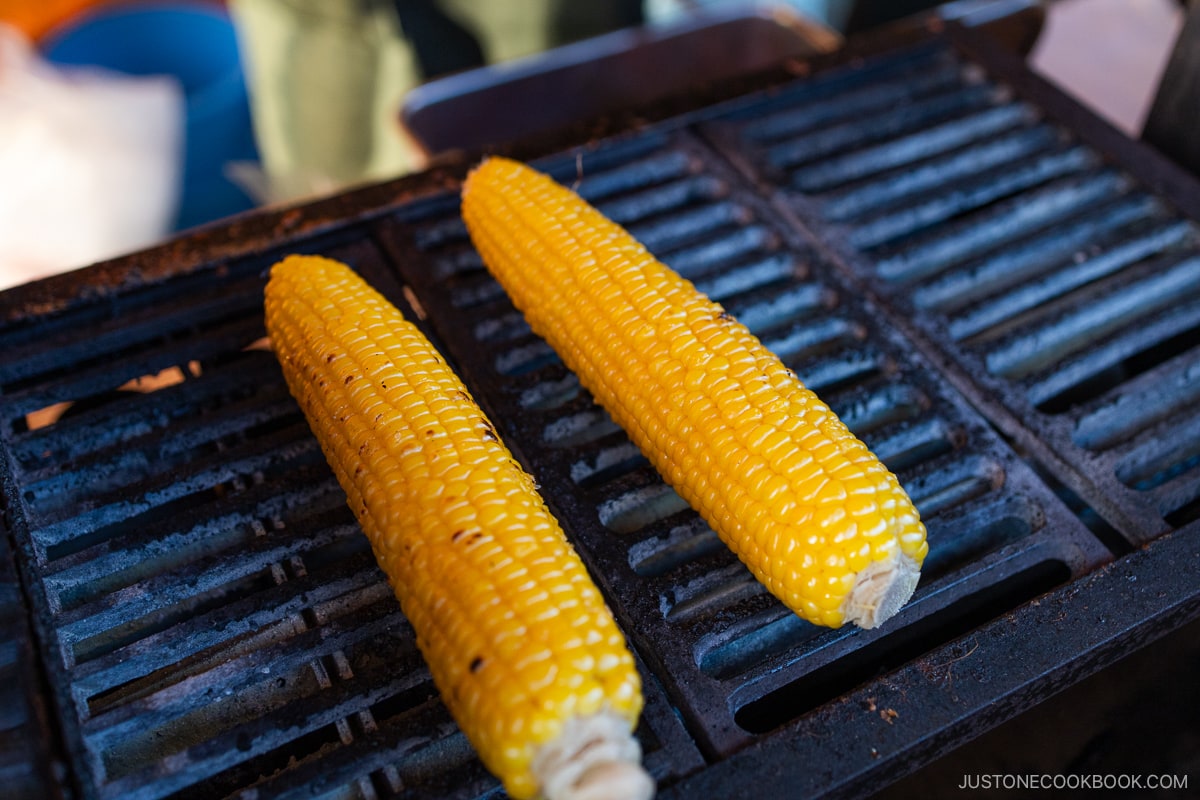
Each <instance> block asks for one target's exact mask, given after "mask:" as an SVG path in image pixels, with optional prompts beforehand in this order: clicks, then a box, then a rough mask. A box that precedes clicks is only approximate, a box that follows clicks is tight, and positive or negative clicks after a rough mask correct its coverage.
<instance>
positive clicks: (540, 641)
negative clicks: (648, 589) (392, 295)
mask: <svg viewBox="0 0 1200 800" xmlns="http://www.w3.org/2000/svg"><path fill="white" fill-rule="evenodd" d="M265 309H266V324H267V332H268V334H269V335H270V337H271V342H272V345H273V347H274V350H275V352H276V354H277V356H278V358H279V361H280V364H281V365H282V367H283V372H284V375H285V377H286V379H287V382H288V386H289V388H290V389H291V392H292V394H293V395H294V396H295V397H296V399H297V400H298V401H299V404H300V405H301V407H302V408H303V410H304V412H305V415H306V417H307V418H308V421H309V424H310V426H311V427H312V429H313V431H314V433H315V434H316V436H317V438H318V440H319V441H320V444H321V448H322V450H323V451H324V453H325V456H326V458H327V460H328V461H329V463H330V465H331V466H332V468H333V471H334V472H335V473H336V475H337V478H338V481H339V482H340V483H341V485H342V488H343V489H344V490H345V492H346V495H347V498H348V501H349V504H350V506H351V508H352V509H353V510H354V513H355V514H356V516H357V517H358V520H359V522H360V524H361V527H362V529H363V531H364V532H365V533H366V535H367V537H368V538H369V539H370V542H371V546H372V548H373V550H374V552H375V555H376V557H377V558H378V561H379V564H380V566H381V567H382V568H383V570H384V572H385V573H386V574H387V577H388V580H389V582H390V583H391V585H392V587H393V589H394V590H395V592H396V595H397V597H398V598H399V599H400V603H401V606H402V608H403V611H404V613H405V614H406V615H407V617H408V619H409V621H410V622H411V623H412V626H413V628H414V629H415V631H416V633H417V644H418V645H419V646H420V648H421V651H422V653H423V654H424V656H425V658H426V660H427V662H428V664H429V668H430V671H431V673H432V675H433V679H434V682H435V684H436V685H437V687H438V689H439V690H440V692H441V694H442V697H443V698H444V700H445V702H446V705H447V706H448V707H449V709H450V711H451V713H452V714H453V716H454V718H455V720H456V721H457V722H458V724H459V726H460V727H461V728H462V729H463V731H464V732H465V733H466V735H467V737H468V739H469V740H470V741H471V743H472V745H473V746H474V747H475V749H476V750H477V752H478V753H479V755H480V757H481V759H482V760H483V762H484V763H485V764H486V765H487V766H488V768H489V769H491V770H492V771H493V772H494V773H495V774H496V775H497V776H499V777H500V778H501V779H502V781H503V782H504V786H505V789H506V791H508V793H509V794H510V795H512V796H513V797H514V798H529V797H533V796H535V795H536V794H538V793H539V792H546V791H550V790H552V789H553V787H547V786H546V785H543V784H545V783H546V782H547V781H550V782H554V781H557V783H558V784H563V783H564V782H565V783H568V784H569V783H571V781H572V780H574V778H572V777H571V775H569V774H568V775H567V778H564V777H563V775H562V774H559V775H557V776H554V775H550V776H547V774H546V771H547V769H549V770H550V771H551V772H553V770H554V769H555V767H554V764H556V763H558V762H570V760H571V758H572V757H573V754H572V751H570V748H572V747H574V748H575V749H576V750H578V749H581V748H582V749H586V748H584V745H586V744H587V743H588V742H589V741H591V740H590V739H589V738H588V737H589V736H592V738H595V737H594V736H593V733H594V731H595V730H596V729H597V728H600V729H603V730H604V731H605V733H604V736H609V737H610V738H615V739H616V740H617V742H618V743H617V744H616V745H614V746H615V747H617V749H618V750H621V752H620V758H618V759H616V760H617V761H621V759H624V763H633V764H636V762H637V760H638V758H639V757H640V752H639V750H638V747H637V743H636V740H634V739H633V738H632V736H631V735H630V732H631V731H632V729H633V727H634V725H635V724H636V721H637V718H638V715H639V713H640V710H641V707H642V695H641V684H640V679H639V676H638V673H637V671H636V669H635V667H634V663H633V658H632V655H631V654H630V652H629V650H628V648H627V646H626V644H625V640H624V638H623V636H622V634H621V631H620V630H619V629H618V628H617V625H616V623H615V622H614V620H613V618H612V616H611V614H610V613H609V611H608V609H607V607H606V606H605V604H604V601H603V599H602V597H601V595H600V593H599V591H598V590H597V588H596V586H595V585H594V584H593V583H592V581H591V579H590V577H589V576H588V574H587V572H586V571H585V569H584V566H583V564H582V563H581V562H580V560H579V558H578V556H577V555H576V553H575V551H574V550H573V549H572V547H571V546H570V544H569V543H568V542H567V540H566V538H565V537H564V535H563V532H562V530H561V528H560V527H559V524H558V523H557V521H556V520H555V519H554V517H553V516H552V515H551V514H550V512H549V511H548V509H547V508H546V506H545V504H544V503H543V501H542V499H541V498H540V497H539V495H538V494H537V492H536V488H535V485H534V482H533V480H532V478H531V477H530V476H529V475H528V474H527V473H526V472H525V471H524V470H523V469H522V468H521V467H520V465H519V464H518V463H517V462H516V461H515V460H514V459H513V457H512V455H511V454H510V452H509V451H508V449H507V448H506V447H505V446H504V444H503V443H502V442H501V441H500V440H499V438H498V436H497V435H496V431H495V429H494V428H493V427H492V425H491V424H490V423H489V421H488V420H487V419H486V418H485V416H484V414H483V412H482V411H481V410H480V409H479V407H478V406H477V405H476V404H475V402H474V401H473V400H472V398H471V396H470V395H469V393H468V392H467V389H466V387H465V386H464V385H463V384H462V382H461V381H460V380H459V379H458V378H457V376H456V375H455V374H454V373H453V372H452V371H451V369H450V368H449V367H448V366H447V365H446V363H445V362H444V361H443V360H442V358H441V357H440V356H439V354H438V353H437V352H436V350H435V349H434V348H433V346H432V345H431V344H430V342H429V341H428V340H427V339H426V338H425V337H424V336H423V335H422V334H421V333H420V331H419V330H418V329H417V328H416V327H415V326H413V325H412V324H410V323H409V322H407V321H406V320H404V319H403V317H402V315H401V314H400V312H399V311H398V310H397V309H396V308H395V307H394V306H392V305H391V304H390V303H389V302H388V301H387V300H386V299H384V298H383V297H382V296H381V295H379V294H378V293H377V292H376V291H374V290H373V289H372V288H371V287H370V286H368V285H367V284H366V283H365V282H364V281H363V280H362V279H361V278H359V277H358V276H357V275H356V274H355V273H354V272H353V271H352V270H351V269H349V268H348V267H346V266H345V265H343V264H339V263H337V262H335V261H331V260H329V259H324V258H320V257H315V256H290V257H288V258H287V259H285V260H284V261H282V262H280V263H279V264H276V265H275V266H274V267H273V268H272V270H271V277H270V280H269V282H268V284H267V288H266V300H265ZM581 731H582V733H581ZM581 736H582V742H583V744H579V742H577V741H576V740H577V739H579V738H580V737H581ZM564 742H566V744H565V745H564V744H563V743H564ZM572 742H574V744H572ZM564 747H565V748H567V750H566V751H564ZM547 764H549V765H550V766H549V767H547ZM621 768H624V767H621ZM621 768H619V769H618V772H619V771H620V769H621ZM629 769H633V770H635V771H636V773H637V774H636V775H633V776H632V778H631V777H630V773H629V772H628V771H626V772H625V773H624V777H625V778H626V779H630V780H632V781H633V783H634V784H635V790H631V792H632V793H631V794H630V795H629V796H635V797H645V796H647V791H649V792H651V793H652V786H653V784H652V783H650V781H649V778H648V776H645V773H643V772H641V771H640V768H636V767H630V768H629ZM539 770H540V771H539ZM560 772H561V770H560ZM639 776H640V777H639ZM576 777H577V776H576ZM568 778H570V780H568ZM639 781H640V783H639ZM647 784H649V787H650V788H649V790H647ZM637 787H640V788H637ZM567 789H568V790H569V789H570V787H569V786H568V787H567ZM617 791H619V788H618V789H616V790H614V792H613V793H612V796H614V797H616V796H621V795H619V794H617V793H616V792H617ZM558 796H566V797H569V796H571V794H570V792H569V791H567V792H566V793H565V794H563V793H560V794H559V795H558Z"/></svg>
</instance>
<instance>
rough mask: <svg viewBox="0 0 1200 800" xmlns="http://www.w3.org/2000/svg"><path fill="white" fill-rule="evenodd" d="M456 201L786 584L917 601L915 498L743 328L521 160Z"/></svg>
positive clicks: (577, 364)
mask: <svg viewBox="0 0 1200 800" xmlns="http://www.w3.org/2000/svg"><path fill="white" fill-rule="evenodd" d="M462 213H463V218H464V220H465V221H466V225H467V229H468V231H469V232H470V235H471V239H472V241H473V242H474V244H475V246H476V248H477V249H478V250H479V252H480V254H481V255H482V257H483V260H484V263H485V264H486V265H487V268H488V270H489V271H490V272H491V273H492V275H493V276H495V278H496V279H497V280H498V281H499V282H500V284H501V285H502V286H503V287H504V288H505V290H506V291H507V292H508V294H509V296H510V297H511V299H512V301H513V303H514V305H516V307H517V308H518V309H519V310H520V311H522V312H523V313H524V314H525V317H526V319H527V320H528V322H529V324H530V326H531V327H532V328H533V330H534V331H535V332H536V333H537V334H538V335H540V336H542V337H543V338H544V339H546V341H548V342H549V343H550V345H551V346H552V347H553V348H554V349H555V350H556V351H557V352H558V353H559V355H560V356H561V357H562V359H563V361H564V362H565V363H566V364H567V366H568V367H569V368H570V369H571V370H573V371H574V372H575V373H576V374H577V375H578V376H579V380H580V382H581V383H582V384H583V385H584V386H585V387H586V388H587V389H588V390H589V391H590V392H591V393H592V395H593V396H594V397H595V399H596V400H597V401H598V402H599V403H600V405H602V406H603V407H604V408H605V409H606V410H607V411H608V412H609V414H610V415H611V416H612V417H613V419H614V420H615V421H616V422H617V423H618V424H619V425H620V426H621V427H622V428H624V429H625V431H626V432H627V433H628V434H629V436H630V438H631V439H633V440H634V442H635V443H636V444H637V445H638V447H639V448H640V449H641V450H642V452H643V453H644V454H645V455H646V457H647V458H648V459H649V460H650V461H651V463H653V464H654V465H655V467H656V468H657V469H658V471H659V473H660V474H662V475H663V477H664V479H665V480H667V481H668V482H669V483H671V484H672V485H673V487H674V488H675V490H676V491H677V492H678V493H679V494H680V495H681V496H682V497H683V498H684V499H685V500H687V501H688V502H689V503H690V504H691V506H692V507H693V508H695V509H697V510H698V511H699V512H700V513H701V515H702V516H703V517H704V518H705V520H706V521H707V522H708V523H709V525H710V526H711V527H712V528H713V530H714V531H716V533H717V534H718V535H719V536H720V537H721V539H722V540H724V541H725V543H726V544H728V545H729V547H730V548H732V549H733V550H734V552H736V553H737V554H738V556H739V557H740V558H741V559H742V560H743V561H744V562H745V563H746V565H747V566H748V567H749V568H750V571H751V572H752V573H753V574H754V575H755V577H757V578H758V580H760V581H761V582H762V583H763V584H765V585H766V586H767V588H768V589H769V590H770V591H771V592H772V593H773V594H775V596H777V597H778V598H779V599H780V600H782V601H783V602H784V603H785V604H786V605H787V606H788V607H790V608H791V609H792V610H793V611H795V612H796V613H797V614H799V615H801V616H802V617H804V618H806V619H808V620H810V621H812V622H815V623H818V624H821V625H828V626H833V627H837V626H840V625H842V624H843V623H845V622H847V621H850V622H854V623H856V624H858V625H860V626H862V627H868V628H869V627H875V626H876V625H878V624H879V623H881V622H882V621H883V620H885V619H887V618H888V617H890V616H891V615H893V614H894V613H896V611H898V610H899V608H900V607H901V606H902V605H903V604H904V603H905V602H906V601H907V600H908V598H909V597H910V596H911V595H912V592H913V590H914V589H915V587H916V583H917V579H918V577H919V574H920V565H921V563H922V562H923V560H924V558H925V554H926V552H927V549H928V548H927V545H926V543H925V527H924V525H923V524H922V523H921V520H920V518H919V516H918V514H917V511H916V509H915V508H914V506H913V504H912V502H911V501H910V500H909V498H908V496H907V495H906V494H905V492H904V490H903V488H902V487H901V486H900V484H899V482H898V481H897V480H896V477H895V476H894V475H893V474H892V473H891V472H889V471H888V470H887V469H886V468H885V467H884V466H883V465H882V464H881V463H880V462H879V460H878V459H877V458H876V457H875V456H874V454H872V453H871V452H870V451H869V450H868V449H867V447H866V445H864V444H863V443H862V442H861V441H859V440H858V439H857V438H855V436H854V435H853V434H852V433H851V432H850V431H849V430H848V429H847V428H846V426H845V425H844V424H842V422H841V421H840V420H838V419H837V417H836V415H834V414H833V412H831V411H830V410H829V408H828V407H827V406H826V405H825V404H824V403H822V402H821V400H820V399H818V398H817V396H816V395H815V394H813V393H812V392H811V391H809V390H808V389H807V388H806V387H804V386H803V385H802V384H801V383H800V381H798V380H797V379H796V376H795V375H794V374H792V373H791V372H790V371H789V370H788V369H787V368H786V367H785V366H784V364H783V363H782V362H781V361H780V360H779V359H778V358H777V357H776V356H775V355H774V354H772V353H771V352H770V351H768V350H767V349H766V348H765V347H764V346H763V345H762V344H761V343H760V342H759V341H758V340H757V339H756V338H755V337H754V335H753V334H751V333H750V331H749V330H748V329H747V328H746V327H744V326H743V325H741V324H739V323H738V322H737V321H735V320H734V319H733V318H732V317H731V316H730V315H729V314H728V313H726V312H725V311H724V310H723V309H722V308H721V306H720V305H718V304H716V303H713V302H712V301H710V300H709V299H708V298H707V297H705V296H704V295H703V294H701V293H700V292H698V291H696V289H695V288H694V287H693V286H692V284H691V283H690V282H688V281H686V280H684V279H683V278H681V277H680V276H679V275H678V274H677V273H675V272H673V271H672V270H671V269H669V268H668V267H666V266H665V265H664V264H662V263H661V262H659V261H657V260H656V259H655V258H654V257H653V256H651V255H650V254H649V253H648V252H647V251H646V249H645V248H644V247H642V246H641V245H640V244H639V243H638V242H637V241H636V240H634V239H633V237H632V236H630V235H629V234H628V233H627V232H626V231H625V230H623V229H622V228H621V227H620V226H618V225H617V224H615V223H613V222H611V221H610V220H608V219H606V218H605V217H604V216H603V215H602V214H601V213H600V212H599V211H597V210H596V209H594V208H592V207H591V206H590V205H588V204H587V203H586V202H584V201H583V200H582V199H581V198H579V197H578V196H577V195H576V194H575V193H574V192H571V191H570V190H568V189H566V188H564V187H562V186H560V185H559V184H557V183H555V182H554V181H553V180H551V179H550V178H548V177H547V176H545V175H542V174H540V173H538V172H536V171H534V170H532V169H530V168H528V167H526V166H524V165H522V164H519V163H517V162H514V161H511V160H508V159H503V158H490V159H487V160H485V161H484V162H483V163H482V164H481V165H479V166H478V167H477V168H476V169H475V170H474V171H472V173H471V174H470V175H469V176H468V178H467V180H466V182H465V184H464V186H463V192H462ZM851 494H852V495H853V497H851Z"/></svg>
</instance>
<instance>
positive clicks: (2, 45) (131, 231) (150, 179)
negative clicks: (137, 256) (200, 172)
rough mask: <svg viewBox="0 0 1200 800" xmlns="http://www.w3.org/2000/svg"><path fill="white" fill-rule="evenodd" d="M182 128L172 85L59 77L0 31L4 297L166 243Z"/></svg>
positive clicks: (112, 77)
mask: <svg viewBox="0 0 1200 800" xmlns="http://www.w3.org/2000/svg"><path fill="white" fill-rule="evenodd" d="M183 120H184V100H183V91H182V89H181V88H180V87H179V85H178V84H177V83H176V81H175V80H174V79H173V78H168V77H148V78H141V77H138V78H134V77H129V76H125V75H117V74H115V73H111V72H102V71H99V70H90V69H89V70H87V71H84V70H82V69H70V70H66V69H59V68H57V67H54V66H53V65H51V64H48V63H47V62H46V61H45V60H43V59H42V58H41V57H40V56H39V55H38V54H37V53H36V52H35V51H34V50H33V48H32V46H31V45H30V43H29V42H28V40H26V39H25V38H24V37H23V36H22V34H20V33H19V32H18V31H17V30H15V29H14V28H11V27H8V26H6V25H3V24H0V289H4V288H8V287H10V286H15V285H17V284H20V283H25V282H27V281H31V280H34V279H36V278H41V277H45V276H47V275H51V274H54V273H56V272H62V271H65V270H68V269H73V268H76V267H82V266H85V265H87V264H90V263H92V262H95V261H100V260H103V259H106V258H111V257H113V256H117V255H121V254H123V253H127V252H130V251H132V250H137V249H140V248H142V247H145V246H147V245H149V244H152V243H154V242H155V241H157V240H159V239H161V238H162V237H163V236H164V235H166V234H167V233H168V232H169V231H170V226H171V221H172V219H173V218H174V214H175V209H176V205H177V204H178V202H179V192H180V185H181V178H182V176H181V171H182V158H181V153H182V145H183Z"/></svg>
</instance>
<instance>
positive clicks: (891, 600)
mask: <svg viewBox="0 0 1200 800" xmlns="http://www.w3.org/2000/svg"><path fill="white" fill-rule="evenodd" d="M920 579H921V567H920V565H919V564H917V562H916V561H914V560H913V559H912V558H910V557H908V556H907V555H905V554H904V553H900V554H899V555H898V556H897V557H896V558H895V559H892V560H888V561H876V562H873V563H872V564H870V565H868V566H867V567H866V568H865V569H863V570H862V571H860V572H859V573H858V576H857V577H856V578H855V581H854V588H853V589H851V590H850V594H849V595H847V596H846V604H845V611H844V615H845V617H846V621H847V622H853V623H854V624H855V625H857V626H858V627H860V628H866V629H868V630H869V629H871V628H877V627H879V626H880V625H881V624H883V623H884V622H886V621H887V620H888V619H891V618H892V617H893V616H895V615H896V613H897V612H898V611H899V610H900V609H901V607H902V606H903V605H904V604H905V603H907V602H908V600H909V598H910V597H912V596H913V592H914V591H916V589H917V582H918V581H919V580H920Z"/></svg>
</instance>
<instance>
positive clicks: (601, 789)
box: [532, 712, 655, 800]
mask: <svg viewBox="0 0 1200 800" xmlns="http://www.w3.org/2000/svg"><path fill="white" fill-rule="evenodd" d="M641 760H642V748H641V746H640V745H639V744H638V741H637V739H635V738H634V736H633V733H632V732H631V731H630V730H629V722H628V721H627V720H626V719H624V718H623V717H620V716H618V715H616V714H613V713H608V712H601V713H599V714H592V715H590V716H587V717H574V718H572V719H570V720H568V721H567V723H566V724H565V725H564V726H563V730H562V733H561V734H560V735H559V736H558V738H556V739H554V740H553V741H551V742H549V743H547V744H546V745H544V746H542V748H541V749H540V750H539V751H538V753H537V755H535V756H534V759H533V765H532V766H533V773H534V775H535V776H536V778H537V782H538V785H539V786H540V787H541V790H542V796H543V797H545V798H546V800H650V798H652V797H654V788H655V786H654V779H653V778H651V777H650V775H649V774H648V773H647V772H646V770H645V769H643V768H642V764H641Z"/></svg>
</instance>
